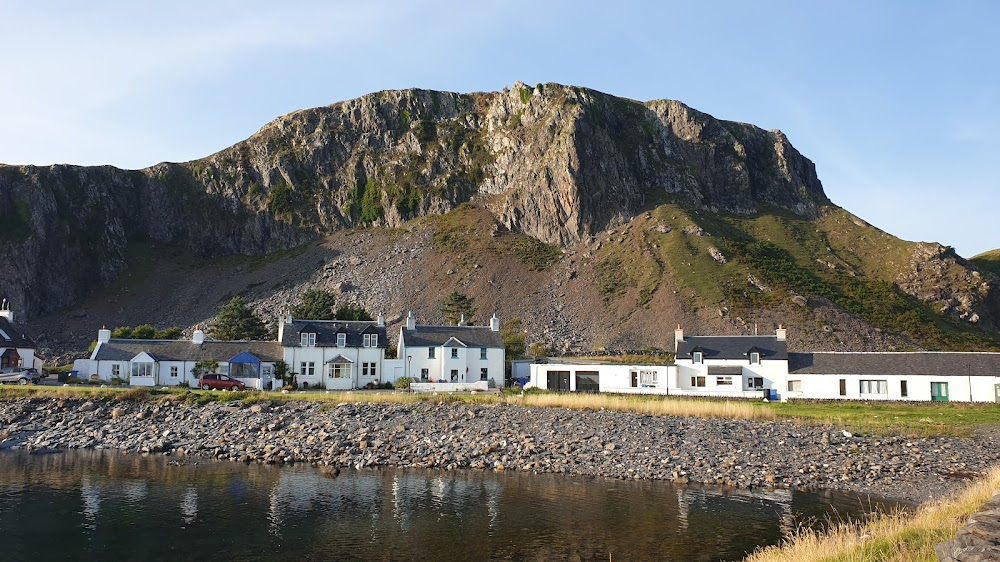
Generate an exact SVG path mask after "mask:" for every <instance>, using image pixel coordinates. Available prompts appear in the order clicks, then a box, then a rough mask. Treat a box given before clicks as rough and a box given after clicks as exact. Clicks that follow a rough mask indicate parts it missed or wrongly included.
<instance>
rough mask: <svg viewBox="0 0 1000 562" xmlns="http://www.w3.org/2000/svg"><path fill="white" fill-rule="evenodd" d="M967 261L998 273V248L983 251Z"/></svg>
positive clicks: (999, 269) (999, 255) (999, 251)
mask: <svg viewBox="0 0 1000 562" xmlns="http://www.w3.org/2000/svg"><path fill="white" fill-rule="evenodd" d="M969 261H970V262H971V263H972V264H973V265H975V266H976V267H978V268H979V269H982V270H984V271H989V272H991V273H995V274H997V275H1000V249H997V250H990V251H988V252H983V253H981V254H979V255H977V256H973V257H972V258H969Z"/></svg>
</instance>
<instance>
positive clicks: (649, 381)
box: [639, 369, 656, 386]
mask: <svg viewBox="0 0 1000 562" xmlns="http://www.w3.org/2000/svg"><path fill="white" fill-rule="evenodd" d="M639 384H640V385H646V386H656V371H652V370H649V369H645V370H641V371H639Z"/></svg>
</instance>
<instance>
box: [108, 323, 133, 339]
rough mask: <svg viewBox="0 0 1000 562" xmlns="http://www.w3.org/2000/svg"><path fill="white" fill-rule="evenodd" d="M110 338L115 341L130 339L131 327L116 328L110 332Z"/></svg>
mask: <svg viewBox="0 0 1000 562" xmlns="http://www.w3.org/2000/svg"><path fill="white" fill-rule="evenodd" d="M111 337H112V338H114V339H116V340H128V339H132V327H131V326H118V327H117V328H115V329H114V331H113V332H111Z"/></svg>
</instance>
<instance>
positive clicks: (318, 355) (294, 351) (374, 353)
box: [283, 346, 392, 389]
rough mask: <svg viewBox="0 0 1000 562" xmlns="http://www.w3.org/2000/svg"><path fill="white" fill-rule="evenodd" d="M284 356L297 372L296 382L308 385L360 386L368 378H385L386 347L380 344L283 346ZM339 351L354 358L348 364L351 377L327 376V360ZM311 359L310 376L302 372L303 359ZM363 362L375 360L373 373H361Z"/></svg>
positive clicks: (289, 367)
mask: <svg viewBox="0 0 1000 562" xmlns="http://www.w3.org/2000/svg"><path fill="white" fill-rule="evenodd" d="M283 349H284V356H285V357H284V359H285V363H288V369H289V371H291V372H295V373H298V376H297V377H296V380H298V382H299V385H301V384H302V383H304V382H305V383H309V386H310V388H312V387H315V386H317V385H322V386H323V387H324V388H328V389H349V388H361V387H363V386H365V385H366V384H368V383H369V382H375V383H381V382H382V381H383V380H389V379H388V378H384V377H383V374H384V367H385V366H384V365H383V363H384V360H385V349H384V348H381V347H327V346H317V347H285V348H283ZM338 355H343V356H344V357H346V358H348V359H350V360H351V361H354V364H353V365H352V366H351V377H350V378H349V379H335V378H333V377H328V376H326V362H327V361H329V360H330V359H333V358H334V357H336V356H338ZM309 361H311V362H312V363H313V364H314V366H315V372H314V374H313V375H312V376H305V375H303V374H302V366H301V364H302V362H309ZM362 363H375V374H374V375H373V376H367V377H366V376H364V375H363V374H362ZM391 374H392V373H390V375H391Z"/></svg>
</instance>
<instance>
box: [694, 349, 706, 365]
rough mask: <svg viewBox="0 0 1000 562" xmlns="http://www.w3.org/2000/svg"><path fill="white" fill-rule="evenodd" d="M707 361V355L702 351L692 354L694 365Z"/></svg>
mask: <svg viewBox="0 0 1000 562" xmlns="http://www.w3.org/2000/svg"><path fill="white" fill-rule="evenodd" d="M704 361H705V355H704V354H702V352H700V351H693V352H691V362H692V363H702V362H704Z"/></svg>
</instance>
